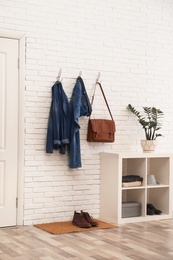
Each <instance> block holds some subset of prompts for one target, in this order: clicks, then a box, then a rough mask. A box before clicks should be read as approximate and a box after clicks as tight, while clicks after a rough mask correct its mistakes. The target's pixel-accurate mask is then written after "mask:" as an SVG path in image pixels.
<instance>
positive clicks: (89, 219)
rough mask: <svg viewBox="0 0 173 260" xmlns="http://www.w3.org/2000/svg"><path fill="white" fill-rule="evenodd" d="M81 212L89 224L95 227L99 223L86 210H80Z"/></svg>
mask: <svg viewBox="0 0 173 260" xmlns="http://www.w3.org/2000/svg"><path fill="white" fill-rule="evenodd" d="M81 214H82V215H83V216H84V218H85V220H86V221H87V222H88V223H90V225H91V226H93V227H96V226H98V225H99V223H98V222H97V221H95V220H94V219H93V218H92V217H91V216H90V214H89V213H88V212H83V211H82V210H81Z"/></svg>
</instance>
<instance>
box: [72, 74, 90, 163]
mask: <svg viewBox="0 0 173 260" xmlns="http://www.w3.org/2000/svg"><path fill="white" fill-rule="evenodd" d="M91 112H92V108H91V104H90V101H89V98H88V95H87V93H86V89H85V85H84V82H83V80H82V78H81V77H78V78H77V80H76V84H75V86H74V88H73V92H72V97H71V100H70V143H69V167H70V168H79V167H82V163H81V151H80V133H79V129H80V126H79V124H78V118H79V117H80V116H89V115H90V114H91Z"/></svg>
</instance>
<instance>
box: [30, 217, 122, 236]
mask: <svg viewBox="0 0 173 260" xmlns="http://www.w3.org/2000/svg"><path fill="white" fill-rule="evenodd" d="M96 221H97V222H98V223H99V225H98V226H97V227H90V228H79V227H76V226H74V225H73V224H72V222H71V221H64V222H53V223H45V224H36V225H34V226H35V227H37V228H40V229H42V230H44V231H47V232H49V233H51V234H54V235H58V234H64V233H72V232H81V231H89V230H98V229H102V228H116V227H117V226H115V225H113V224H109V223H106V222H103V221H101V220H98V219H96Z"/></svg>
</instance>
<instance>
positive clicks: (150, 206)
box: [147, 203, 162, 215]
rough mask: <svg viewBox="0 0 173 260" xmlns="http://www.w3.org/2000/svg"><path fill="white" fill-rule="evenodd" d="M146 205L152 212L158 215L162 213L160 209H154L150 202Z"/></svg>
mask: <svg viewBox="0 0 173 260" xmlns="http://www.w3.org/2000/svg"><path fill="white" fill-rule="evenodd" d="M147 207H148V208H149V209H151V210H153V211H154V214H156V215H160V214H161V213H162V211H161V210H160V209H156V208H155V207H154V206H153V205H152V204H151V203H148V204H147Z"/></svg>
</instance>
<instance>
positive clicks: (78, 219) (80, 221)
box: [72, 211, 91, 228]
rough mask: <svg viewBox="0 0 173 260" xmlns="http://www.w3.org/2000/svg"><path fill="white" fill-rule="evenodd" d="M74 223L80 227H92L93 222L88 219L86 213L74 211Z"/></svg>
mask: <svg viewBox="0 0 173 260" xmlns="http://www.w3.org/2000/svg"><path fill="white" fill-rule="evenodd" d="M72 224H73V225H75V226H77V227H79V228H90V227H91V224H90V223H89V222H87V221H86V219H85V217H84V215H83V214H82V213H78V212H76V211H74V215H73V220H72Z"/></svg>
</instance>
